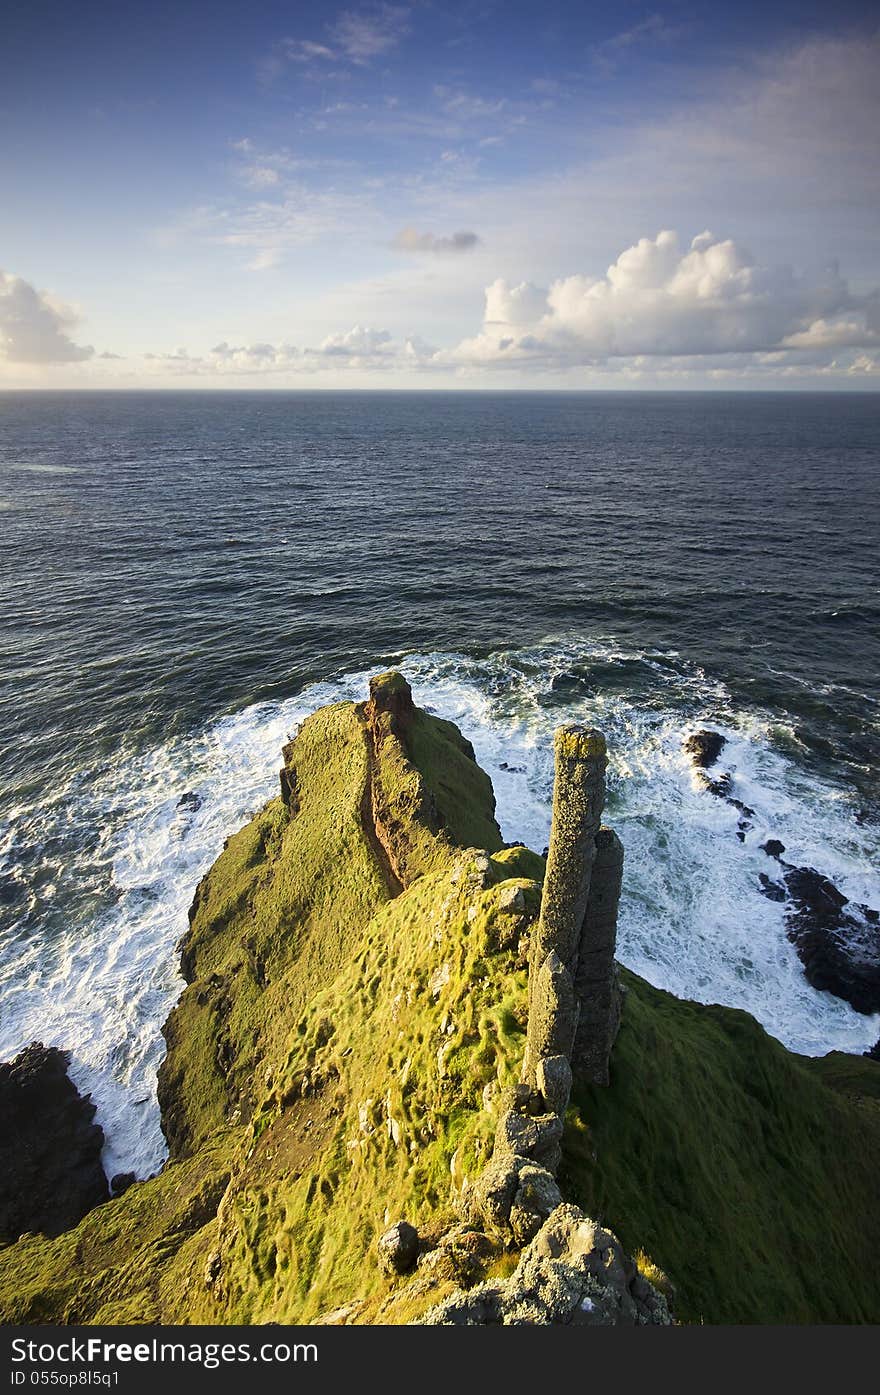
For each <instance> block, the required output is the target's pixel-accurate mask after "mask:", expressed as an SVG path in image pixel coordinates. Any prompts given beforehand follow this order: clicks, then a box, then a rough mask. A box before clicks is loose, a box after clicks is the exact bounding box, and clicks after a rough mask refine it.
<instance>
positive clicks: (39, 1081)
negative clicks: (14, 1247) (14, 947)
mask: <svg viewBox="0 0 880 1395" xmlns="http://www.w3.org/2000/svg"><path fill="white" fill-rule="evenodd" d="M69 1064H70V1056H69V1054H68V1053H67V1052H66V1051H59V1050H57V1048H55V1047H46V1046H43V1044H42V1042H38V1041H35V1042H32V1043H31V1045H30V1046H27V1047H25V1049H24V1050H23V1051H22V1052H20V1053H19V1055H18V1056H16V1058H15V1060H14V1061H11V1062H4V1063H2V1064H0V1241H3V1242H9V1241H13V1240H17V1239H18V1237H19V1235H21V1234H22V1233H23V1232H25V1231H39V1232H41V1233H42V1234H44V1235H50V1236H54V1235H60V1234H61V1232H62V1231H64V1230H69V1229H70V1228H71V1227H72V1226H75V1225H76V1224H77V1222H78V1221H80V1220H82V1218H83V1216H84V1215H85V1214H86V1212H87V1211H90V1210H91V1209H92V1207H93V1206H98V1205H100V1203H101V1202H102V1201H106V1200H107V1199H108V1197H109V1195H110V1193H109V1190H108V1187H107V1178H106V1177H105V1175H104V1169H103V1167H102V1166H101V1149H102V1147H103V1145H104V1134H103V1131H102V1129H101V1128H100V1127H99V1125H97V1124H95V1123H94V1122H93V1120H94V1115H95V1106H94V1105H93V1104H92V1101H91V1097H90V1096H89V1095H86V1096H85V1097H83V1096H81V1095H80V1093H79V1091H78V1090H77V1088H76V1086H75V1085H74V1084H73V1082H72V1081H71V1080H70V1079H69V1077H68V1074H67V1067H68V1065H69Z"/></svg>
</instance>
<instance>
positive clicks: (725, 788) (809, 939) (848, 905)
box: [683, 730, 880, 1015]
mask: <svg viewBox="0 0 880 1395" xmlns="http://www.w3.org/2000/svg"><path fill="white" fill-rule="evenodd" d="M726 744H727V743H726V740H725V738H724V737H723V736H722V735H721V733H720V732H717V731H711V730H700V731H696V732H693V733H691V734H690V735H689V736H687V737H686V738H685V740H684V742H683V746H684V750H685V752H686V754H687V755H688V756H689V757H690V759H691V763H692V765H693V768H694V771H695V773H696V776H697V778H698V779H699V782H700V784H701V785H702V787H703V788H704V789H705V790H706V791H707V793H709V794H712V795H714V796H715V797H716V798H718V799H723V800H725V801H726V802H727V803H728V804H730V805H731V806H732V807H733V808H735V809H736V810H737V811H738V813H739V816H740V817H739V820H738V822H737V830H736V832H737V837H738V838H739V839H740V842H743V841H745V836H746V833H747V832H748V831H749V830H750V829H751V828H752V827H753V824H752V820H753V819H754V817H755V811H754V809H751V808H749V807H748V805H746V804H744V803H743V801H742V800H739V799H737V798H736V797H735V796H734V795H733V793H732V791H733V787H734V786H733V776H732V775H731V773H730V772H729V771H719V772H718V773H717V774H716V773H714V771H715V767H716V766H717V765H718V762H719V758H720V756H721V752H722V751H723V750H724V747H725V745H726ZM710 772H713V773H710ZM761 847H762V850H763V851H764V852H765V853H766V854H767V857H768V858H769V859H771V860H772V861H773V862H775V863H776V868H775V870H774V872H773V873H767V872H761V873H760V874H759V889H760V891H761V892H762V894H763V895H764V896H766V897H768V898H769V899H770V900H771V901H779V902H781V903H782V904H783V905H784V911H785V924H786V933H787V934H788V938H789V939H790V940H791V942H792V944H793V945H794V947H795V949H796V950H797V952H798V956H799V958H800V960H801V963H802V964H803V966H804V974H805V976H806V979H807V981H808V983H810V984H811V985H812V987H813V988H816V989H819V990H821V991H826V992H828V993H833V994H834V995H835V997H837V998H842V999H843V1000H844V1001H845V1002H847V1003H849V1004H850V1006H851V1007H853V1008H855V1010H856V1012H861V1013H865V1014H867V1015H870V1014H871V1013H875V1012H880V911H877V910H875V909H874V908H873V907H871V906H864V905H861V904H856V903H853V902H851V901H849V900H848V899H847V897H846V896H844V895H843V893H842V892H841V891H839V890H838V889H837V887H836V886H835V885H834V883H833V882H832V881H831V880H830V878H828V877H825V876H823V875H822V873H821V872H818V871H817V870H816V869H815V867H798V866H796V865H795V864H794V863H791V862H786V861H784V860H783V857H782V854H783V853H784V852H785V846H784V844H783V843H781V842H780V841H779V839H778V838H768V839H767V840H766V842H764V843H763V844H762V845H761Z"/></svg>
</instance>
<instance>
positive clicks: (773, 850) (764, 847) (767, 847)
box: [761, 838, 785, 858]
mask: <svg viewBox="0 0 880 1395" xmlns="http://www.w3.org/2000/svg"><path fill="white" fill-rule="evenodd" d="M761 851H762V852H765V853H766V854H767V856H768V857H775V858H780V857H781V856H782V854H783V853H784V852H785V844H784V843H780V841H779V839H778V838H768V839H767V841H766V843H762V844H761Z"/></svg>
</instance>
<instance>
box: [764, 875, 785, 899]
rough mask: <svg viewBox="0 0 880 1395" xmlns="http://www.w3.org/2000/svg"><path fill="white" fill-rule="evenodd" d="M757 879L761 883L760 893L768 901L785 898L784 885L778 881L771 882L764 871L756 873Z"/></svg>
mask: <svg viewBox="0 0 880 1395" xmlns="http://www.w3.org/2000/svg"><path fill="white" fill-rule="evenodd" d="M758 881H759V882H760V883H761V893H762V895H764V896H766V897H767V899H768V901H784V900H785V894H786V893H785V887H784V886H780V885H779V882H771V880H770V878H769V877H768V876H767V873H766V872H759V873H758Z"/></svg>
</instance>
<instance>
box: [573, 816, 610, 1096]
mask: <svg viewBox="0 0 880 1395" xmlns="http://www.w3.org/2000/svg"><path fill="white" fill-rule="evenodd" d="M595 841H596V856H595V859H594V861H593V869H592V874H591V876H590V889H589V897H588V899H587V908H586V913H585V915H584V920H583V925H582V928H581V935H580V944H579V947H578V958H577V968H576V970H575V997H576V999H577V1002H578V1004H579V1009H580V1010H579V1015H578V1023H577V1032H576V1036H575V1044H574V1052H573V1055H572V1058H571V1063H572V1067H573V1069H574V1070H575V1071H576V1072H577V1074H578V1075H579V1076H580V1077H581V1078H583V1079H586V1080H589V1081H590V1082H591V1083H592V1084H593V1085H607V1084H608V1080H609V1076H608V1060H609V1057H610V1055H611V1048H612V1046H613V1045H614V1039H615V1037H616V1036H617V1029H618V1027H619V1026H620V987H619V984H618V975H617V965H616V964H615V962H614V951H615V948H616V944H617V906H618V902H619V900H620V888H621V884H622V881H623V845H622V843H621V841H620V839H619V838H618V836H617V834H616V833H615V832H614V830H613V829H611V828H600V830H599V832H598V833H597V834H596V840H595Z"/></svg>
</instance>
